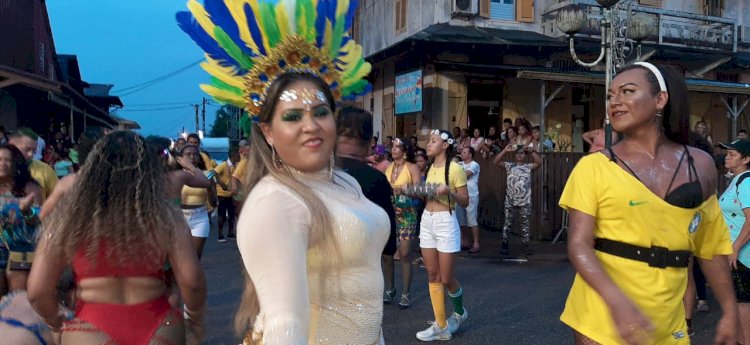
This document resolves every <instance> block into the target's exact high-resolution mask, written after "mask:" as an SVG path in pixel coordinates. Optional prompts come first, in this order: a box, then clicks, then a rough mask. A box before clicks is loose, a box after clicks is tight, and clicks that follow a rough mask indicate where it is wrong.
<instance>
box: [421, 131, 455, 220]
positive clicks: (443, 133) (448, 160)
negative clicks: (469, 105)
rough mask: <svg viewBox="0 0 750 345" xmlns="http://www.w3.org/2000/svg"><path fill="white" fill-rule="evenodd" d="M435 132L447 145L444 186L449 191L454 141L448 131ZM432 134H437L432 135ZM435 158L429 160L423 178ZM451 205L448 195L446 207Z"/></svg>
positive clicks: (428, 172) (428, 171)
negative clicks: (438, 133)
mask: <svg viewBox="0 0 750 345" xmlns="http://www.w3.org/2000/svg"><path fill="white" fill-rule="evenodd" d="M436 131H439V132H440V139H442V140H443V141H444V142H447V143H448V148H446V149H445V166H444V169H445V185H447V186H448V188H449V189H450V182H449V181H450V170H451V169H450V166H451V163H452V161H453V142H454V141H455V139H454V138H453V134H452V133H451V132H449V131H446V130H444V129H437V130H436ZM433 134H437V133H434V131H433ZM434 162H435V158H432V159H430V161H429V164H427V171H425V173H424V174H425V176H428V175H429V174H430V169H431V168H432V164H434ZM450 204H451V195H450V193H448V206H450ZM449 212H451V213H453V210H449Z"/></svg>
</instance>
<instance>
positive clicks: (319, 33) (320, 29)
mask: <svg viewBox="0 0 750 345" xmlns="http://www.w3.org/2000/svg"><path fill="white" fill-rule="evenodd" d="M327 4H328V1H326V0H319V1H318V8H317V9H316V12H318V16H317V18H315V34H316V37H315V45H316V46H318V47H320V46H322V45H323V37H324V36H325V33H326V15H325V13H326V7H328V6H327Z"/></svg>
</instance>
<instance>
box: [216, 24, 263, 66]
mask: <svg viewBox="0 0 750 345" xmlns="http://www.w3.org/2000/svg"><path fill="white" fill-rule="evenodd" d="M214 36H216V42H217V43H219V46H221V48H222V49H224V51H226V52H227V54H229V56H231V57H232V58H233V59H235V60H237V62H239V63H240V66H242V68H243V69H250V68H252V67H253V62H252V60H250V58H248V56H247V55H245V53H243V52H242V49H240V47H238V46H237V45H236V44H234V42H233V41H232V39H231V38H230V37H229V35H227V33H226V32H225V31H224V30H223V29H222V28H220V27H219V26H218V25H217V26H215V27H214Z"/></svg>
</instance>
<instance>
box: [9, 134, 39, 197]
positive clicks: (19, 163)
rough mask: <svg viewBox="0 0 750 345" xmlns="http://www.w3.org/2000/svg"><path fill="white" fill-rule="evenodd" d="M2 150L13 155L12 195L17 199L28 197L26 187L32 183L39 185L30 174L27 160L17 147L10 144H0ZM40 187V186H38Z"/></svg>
mask: <svg viewBox="0 0 750 345" xmlns="http://www.w3.org/2000/svg"><path fill="white" fill-rule="evenodd" d="M0 150H8V151H10V154H11V156H12V157H11V159H12V161H13V166H11V168H10V169H11V172H12V175H13V189H12V190H11V193H12V194H13V196H15V197H24V196H26V185H27V184H28V183H29V182H31V183H33V184H37V183H36V181H35V180H34V179H33V178H32V177H31V173H30V172H29V165H28V163H26V158H25V157H24V156H23V153H21V150H19V149H18V148H17V147H15V146H13V145H9V144H0ZM37 185H38V184H37Z"/></svg>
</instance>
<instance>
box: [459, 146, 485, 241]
mask: <svg viewBox="0 0 750 345" xmlns="http://www.w3.org/2000/svg"><path fill="white" fill-rule="evenodd" d="M460 153H461V162H459V163H458V165H460V166H461V168H463V169H464V172H466V189H467V190H468V192H469V206H467V207H463V206H461V205H456V218H457V219H458V225H460V226H461V249H464V248H465V249H468V250H469V253H472V254H473V253H479V250H480V248H479V223H478V222H477V207H478V206H479V163H477V162H475V161H474V154H475V153H476V151H474V148H472V147H464V148H463V149H462V150H461V152H460ZM469 229H471V232H469ZM469 238H471V240H472V242H471V247H469Z"/></svg>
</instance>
